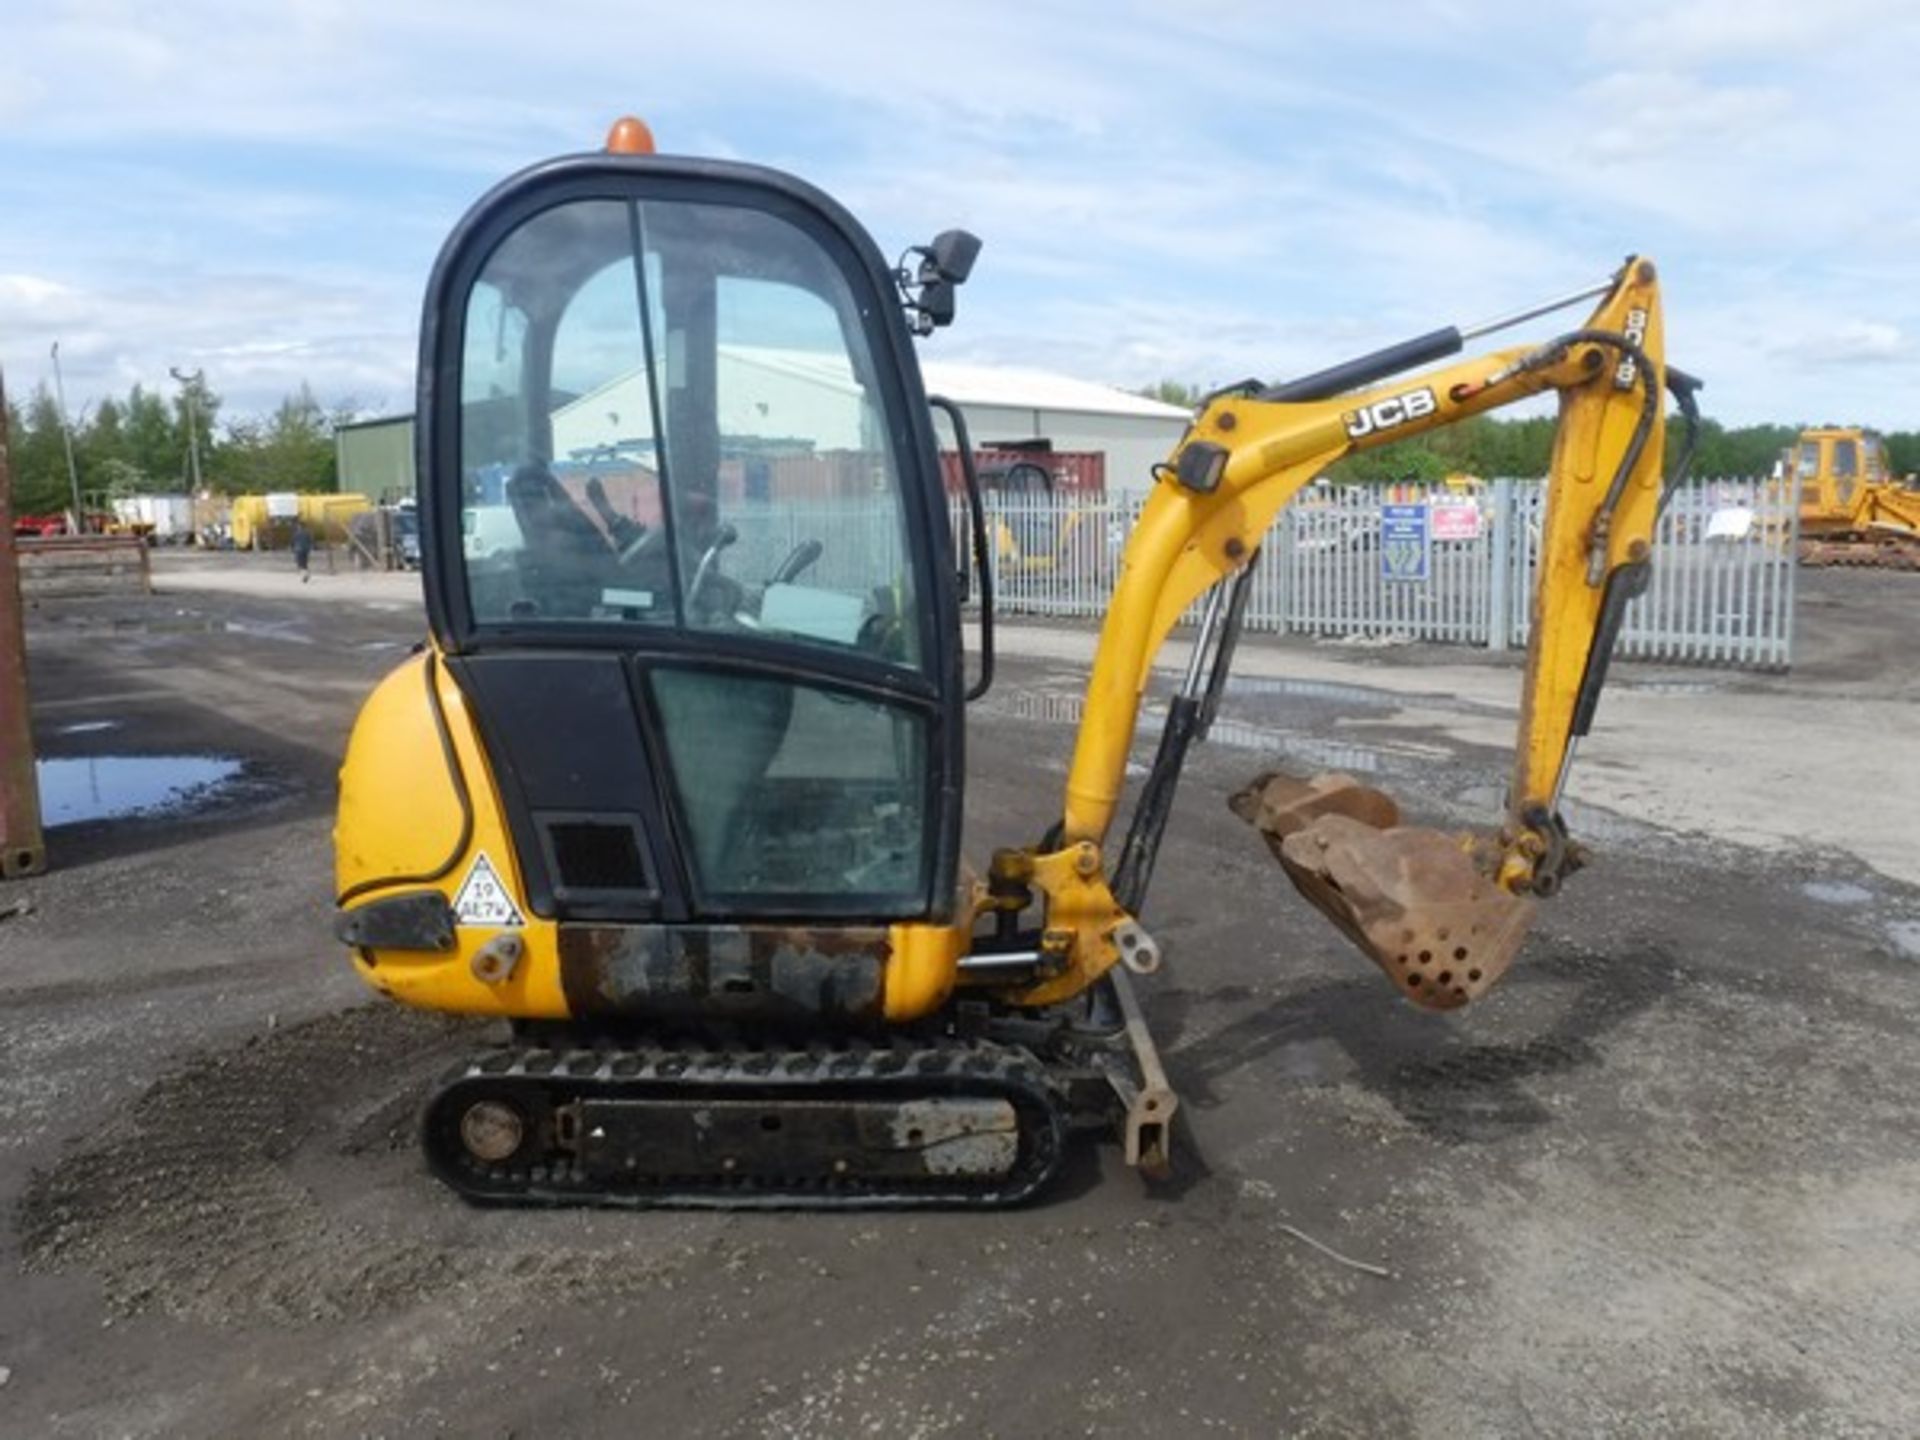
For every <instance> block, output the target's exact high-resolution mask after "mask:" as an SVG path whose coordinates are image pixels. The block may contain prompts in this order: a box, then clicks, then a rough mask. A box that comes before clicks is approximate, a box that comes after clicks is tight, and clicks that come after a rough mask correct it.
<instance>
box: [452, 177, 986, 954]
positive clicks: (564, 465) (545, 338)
mask: <svg viewBox="0 0 1920 1440" xmlns="http://www.w3.org/2000/svg"><path fill="white" fill-rule="evenodd" d="M894 290H895V285H894V277H893V275H892V273H891V271H890V270H889V269H888V268H887V267H886V266H885V265H884V264H883V263H882V261H881V259H880V257H879V255H878V254H877V253H876V252H875V250H874V248H873V246H872V244H871V242H870V241H869V240H868V239H867V237H866V235H865V232H864V231H862V230H861V229H860V228H859V227H858V226H857V225H856V224H855V223H854V222H853V221H852V220H851V219H850V218H849V217H848V216H847V215H846V214H845V213H844V212H843V211H842V210H840V208H839V207H838V206H837V205H835V204H834V203H833V202H831V201H830V200H828V199H827V198H826V197H825V196H823V195H821V194H819V193H818V192H816V191H814V190H812V189H811V188H809V187H807V186H805V185H803V184H800V183H799V182H797V181H794V180H792V179H790V178H788V177H786V176H782V175H776V174H774V173H773V172H770V171H763V170H758V169H753V168H751V167H746V166H737V165H726V164H717V163H712V162H705V161H692V160H687V161H680V160H671V159H663V158H659V157H647V158H646V159H645V160H644V161H635V160H632V159H630V158H627V157H623V156H617V155H609V156H594V157H586V158H580V159H573V160H567V161H561V162H557V163H555V164H552V165H550V166H547V167H544V168H542V169H540V170H538V171H535V172H530V173H528V174H524V175H522V176H520V177H517V178H516V179H514V180H512V181H510V182H508V183H507V184H506V185H504V186H502V187H501V188H500V189H498V190H497V191H496V192H494V194H493V195H492V196H491V197H489V198H488V199H487V200H486V201H483V202H482V203H481V204H480V205H479V206H478V207H477V208H476V209H475V211H474V212H473V213H472V214H471V215H470V216H469V217H468V219H467V221H466V222H465V224H464V225H463V226H462V228H461V230H460V232H459V233H458V234H457V235H456V236H455V237H454V239H453V240H452V241H451V242H450V244H449V245H448V247H447V249H446V251H445V253H444V255H443V257H442V260H441V263H440V265H439V267H438V270H437V272H436V273H435V275H434V278H433V281H432V288H431V293H430V295H429V298H428V303H427V309H426V313H427V316H428V320H427V330H426V335H425V339H424V355H423V363H424V366H425V369H424V378H423V387H422V388H423V404H422V407H421V414H422V416H423V424H424V433H423V435H422V442H421V450H422V454H421V458H422V462H423V463H422V466H421V476H422V488H423V527H422V528H423V531H424V550H425V555H426V563H425V583H426V590H427V596H428V604H429V613H430V617H431V622H432V626H433V632H434V636H435V639H436V641H437V644H438V648H439V651H440V654H441V656H442V659H443V662H444V664H445V666H446V668H447V669H448V670H449V671H450V672H451V674H452V676H453V677H454V679H455V680H456V681H457V683H458V685H459V688H460V690H461V692H462V694H463V695H464V697H465V699H466V703H467V704H468V706H469V707H470V708H471V710H472V712H473V715H474V718H475V719H476V721H477V722H478V726H479V729H480V731H481V732H482V733H483V734H484V736H485V738H486V748H487V751H488V758H489V761H490V768H491V771H492V774H493V776H494V779H495V782H496V784H497V785H498V787H499V799H500V802H501V806H502V808H503V810H504V812H505V815H506V818H507V821H508V824H509V825H510V828H511V831H512V847H513V853H514V856H515V857H517V861H518V868H519V871H520V876H519V879H520V881H521V884H522V885H523V886H524V894H525V899H526V903H527V905H528V906H529V907H530V908H531V909H532V911H533V912H534V913H535V914H536V915H537V916H539V917H542V918H544V919H550V920H553V921H556V922H561V923H565V922H573V921H596V922H612V923H664V924H688V923H698V924H716V923H727V924H731V923H738V922H750V921H758V920H767V919H778V920H780V921H794V920H798V919H819V920H826V921H832V922H839V923H847V922H855V921H858V922H862V923H869V924H871V923H885V922H890V921H897V920H905V919H936V918H942V917H944V916H945V915H947V914H948V913H950V912H951V909H952V907H953V904H954V892H955V875H956V856H957V849H958V843H959V825H960V776H961V768H962V751H961V745H962V735H963V727H962V705H963V696H962V680H961V660H960V638H959V635H960V632H959V619H958V608H957V600H956V597H955V595H954V593H953V588H952V582H951V579H950V577H951V576H952V574H953V572H954V566H953V562H952V559H951V556H950V554H949V549H950V546H949V542H948V538H947V536H948V525H947V521H946V512H945V502H944V499H943V493H942V487H941V481H940V473H939V470H938V466H937V459H936V452H935V448H934V440H933V435H932V432H931V429H930V425H929V420H928V408H927V401H926V398H925V396H924V394H923V393H922V392H921V388H920V381H919V371H918V367H917V365H916V364H915V363H914V359H913V356H912V353H911V343H912V342H911V339H910V337H909V335H908V333H907V329H906V324H905V320H904V317H903V314H902V309H901V305H900V303H899V300H898V299H897V297H896V296H895V294H894ZM476 533H484V534H487V535H489V536H491V537H492V540H491V542H490V543H489V544H488V545H487V546H485V547H484V548H482V547H470V546H468V545H466V544H463V537H464V536H472V535H474V534H476Z"/></svg>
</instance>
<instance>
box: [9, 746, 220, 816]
mask: <svg viewBox="0 0 1920 1440" xmlns="http://www.w3.org/2000/svg"><path fill="white" fill-rule="evenodd" d="M240 769H241V766H240V762H239V761H238V760H232V759H228V758H227V757H225V756H220V755H87V756H77V757H74V758H70V759H56V760H42V761H40V763H39V766H38V772H39V780H40V815H41V820H42V821H43V822H44V823H45V824H46V826H47V827H48V828H49V829H51V828H52V827H54V826H56V825H78V824H80V823H81V822H83V821H87V820H119V819H125V818H127V817H129V816H134V815H153V814H158V813H161V812H166V813H176V814H177V813H179V812H181V811H185V810H191V809H196V808H198V807H199V806H201V805H205V804H208V803H210V802H211V801H214V800H216V799H219V798H220V788H221V787H222V786H223V785H224V784H226V782H228V781H230V780H232V779H233V778H234V777H235V776H236V775H238V774H239V773H240Z"/></svg>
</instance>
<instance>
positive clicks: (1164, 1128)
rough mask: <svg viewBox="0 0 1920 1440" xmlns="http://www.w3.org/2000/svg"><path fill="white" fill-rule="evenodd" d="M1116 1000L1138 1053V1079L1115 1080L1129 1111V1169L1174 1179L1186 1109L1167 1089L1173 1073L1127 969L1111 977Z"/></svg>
mask: <svg viewBox="0 0 1920 1440" xmlns="http://www.w3.org/2000/svg"><path fill="white" fill-rule="evenodd" d="M1107 978H1108V980H1109V982H1110V983H1111V984H1112V985H1113V993H1114V997H1115V998H1116V999H1117V1000H1118V1001H1119V1002H1120V1018H1121V1021H1122V1023H1123V1025H1124V1026H1125V1029H1126V1037H1127V1045H1128V1047H1129V1048H1130V1049H1131V1050H1132V1052H1133V1068H1134V1071H1135V1073H1136V1074H1137V1076H1138V1080H1139V1083H1138V1084H1137V1085H1136V1084H1134V1083H1133V1079H1132V1077H1126V1078H1125V1079H1123V1078H1122V1077H1121V1076H1118V1075H1115V1076H1114V1077H1113V1079H1112V1083H1113V1086H1114V1089H1115V1090H1116V1091H1117V1092H1118V1093H1119V1095H1120V1099H1121V1101H1122V1103H1123V1104H1125V1106H1126V1107H1127V1113H1126V1122H1125V1126H1124V1128H1123V1130H1122V1138H1123V1141H1124V1147H1125V1153H1126V1158H1127V1164H1129V1165H1131V1166H1133V1167H1134V1168H1135V1169H1137V1170H1138V1171H1139V1172H1140V1173H1141V1174H1142V1175H1145V1176H1146V1177H1147V1178H1148V1179H1149V1180H1164V1179H1166V1178H1167V1176H1169V1175H1170V1174H1172V1173H1173V1116H1174V1112H1175V1111H1177V1110H1178V1109H1179V1108H1180V1097H1179V1096H1177V1095H1175V1094H1174V1093H1173V1087H1172V1086H1171V1085H1169V1084H1168V1083H1167V1072H1166V1070H1165V1069H1164V1068H1162V1066H1161V1064H1160V1051H1159V1049H1158V1048H1157V1047H1156V1046H1155V1045H1154V1043H1153V1032H1152V1031H1150V1030H1148V1029H1147V1021H1146V1017H1145V1016H1144V1015H1142V1014H1141V1013H1140V1002H1139V1000H1138V999H1137V998H1136V997H1135V996H1134V993H1133V981H1132V980H1131V979H1129V978H1128V976H1127V973H1126V971H1125V969H1123V968H1116V969H1113V970H1109V971H1108V972H1107Z"/></svg>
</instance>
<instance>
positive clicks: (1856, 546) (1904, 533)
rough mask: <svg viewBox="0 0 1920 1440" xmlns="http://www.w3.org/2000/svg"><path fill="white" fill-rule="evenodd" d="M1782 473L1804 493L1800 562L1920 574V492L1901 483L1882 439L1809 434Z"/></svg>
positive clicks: (1833, 431) (1852, 432)
mask: <svg viewBox="0 0 1920 1440" xmlns="http://www.w3.org/2000/svg"><path fill="white" fill-rule="evenodd" d="M1780 468H1781V475H1782V477H1783V479H1784V480H1785V481H1786V483H1788V484H1791V485H1793V486H1795V487H1796V488H1797V491H1798V495H1799V506H1800V560H1801V563H1803V564H1807V565H1871V566H1878V567H1884V568H1889V569H1897V570H1920V493H1917V492H1915V491H1913V490H1910V489H1908V488H1907V487H1905V486H1903V485H1901V484H1900V483H1899V482H1898V480H1897V479H1896V478H1895V476H1894V474H1893V467H1892V465H1891V464H1890V462H1889V461H1888V458H1887V442H1886V441H1885V439H1883V438H1882V437H1881V436H1880V435H1879V434H1877V433H1876V432H1874V431H1872V430H1863V429H1860V428H1858V427H1855V426H1826V427H1823V428H1820V429H1814V430H1803V431H1801V432H1800V439H1799V441H1798V443H1796V444H1795V445H1793V446H1792V447H1791V448H1790V449H1789V450H1788V451H1787V452H1786V454H1785V455H1784V456H1782V457H1781V467H1780Z"/></svg>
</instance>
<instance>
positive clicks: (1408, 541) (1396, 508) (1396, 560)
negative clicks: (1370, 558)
mask: <svg viewBox="0 0 1920 1440" xmlns="http://www.w3.org/2000/svg"><path fill="white" fill-rule="evenodd" d="M1432 533H1433V532H1432V530H1431V529H1430V528H1429V526H1428V524H1427V507H1426V506H1424V505H1382V506H1381V507H1380V578H1381V579H1382V580H1425V579H1426V578H1427V563H1428V557H1429V556H1431V554H1432V553H1433V545H1432Z"/></svg>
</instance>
